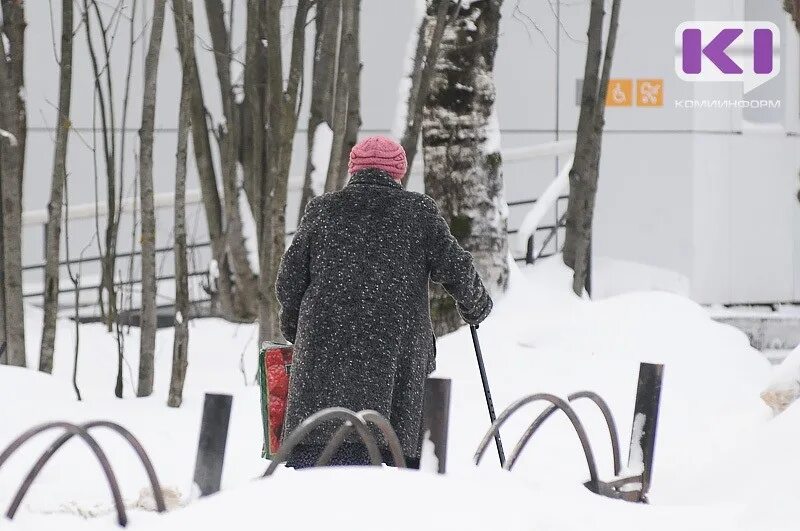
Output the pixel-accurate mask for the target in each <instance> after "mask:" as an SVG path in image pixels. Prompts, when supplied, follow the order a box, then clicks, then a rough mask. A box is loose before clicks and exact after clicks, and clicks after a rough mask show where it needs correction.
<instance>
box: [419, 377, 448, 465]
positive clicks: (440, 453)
mask: <svg viewBox="0 0 800 531" xmlns="http://www.w3.org/2000/svg"><path fill="white" fill-rule="evenodd" d="M449 423H450V379H449V378H428V379H427V380H426V382H425V408H424V413H423V417H422V433H423V435H424V434H425V433H429V434H430V435H429V437H430V440H431V442H432V443H433V446H434V453H435V454H436V459H438V460H439V470H438V472H439V473H440V474H444V473H445V472H446V471H447V431H448V426H449Z"/></svg>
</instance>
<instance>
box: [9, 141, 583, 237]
mask: <svg viewBox="0 0 800 531" xmlns="http://www.w3.org/2000/svg"><path fill="white" fill-rule="evenodd" d="M574 152H575V141H574V140H559V141H555V142H546V143H543V144H536V145H533V146H525V147H521V148H508V149H503V150H501V152H500V153H501V156H502V157H503V161H504V162H519V161H525V160H533V159H537V158H542V157H554V156H558V155H567V154H571V153H574ZM569 165H571V162H570V164H569ZM413 168H414V169H413V170H412V172H411V173H412V175H419V174H421V173H422V172H423V169H422V163H421V161H419V163H418V164H415V165H414V167H413ZM567 172H569V170H567ZM303 179H304V178H303V176H302V175H297V176H292V177H290V178H289V191H290V192H300V191H301V190H302V189H303ZM556 181H558V178H556ZM556 181H553V183H555V182H556ZM552 186H553V185H552V184H551V187H552ZM549 190H550V188H548V191H549ZM561 190H563V186H562V187H561V188H560V189H559V190H558V192H560V191H561ZM220 193H222V192H220ZM559 195H560V194H559V193H555V195H554V196H553V197H550V195H548V192H545V195H543V196H542V197H541V198H540V199H539V200H538V201H537V202H536V206H534V207H533V210H532V212H533V211H534V210H537V208H538V205H539V204H541V203H548V208H545V209H544V212H546V211H547V210H548V209H549V207H550V206H552V205H553V204H554V203H555V200H556V199H557V198H558V196H559ZM202 201H203V197H202V194H201V192H200V190H197V189H195V190H187V191H186V205H187V206H189V205H196V204H200V203H202ZM154 202H155V207H156V208H169V207H172V206H174V205H175V194H174V193H171V192H165V193H160V194H155V196H154ZM133 205H134V198H133V197H127V198H125V199H123V200H122V203H121V204H120V205H119V207H120V210H121V211H122V212H131V211H132V210H133ZM537 211H538V210H537ZM544 212H543V213H542V215H544ZM107 214H108V206H107V204H106V202H105V201H98V202H97V203H83V204H80V205H72V206H70V208H69V217H68V219H70V220H76V219H88V218H93V217H94V216H95V215H97V216H100V217H102V216H105V215H107ZM542 215H540V216H539V218H538V219H535V220H532V221H531V222H530V223H529V224H528V225H526V224H525V223H523V228H525V227H528V226H529V225H531V223H532V224H533V225H532V227H533V228H532V229H531V230H530V233H529V234H528V235H527V236H526V237H525V239H524V240H520V241H523V242H525V241H527V238H528V237H530V234H532V233H533V232H535V231H536V228H537V227H538V225H539V223H540V222H541V216H542ZM529 216H530V213H529V214H528V216H526V218H525V219H526V220H527V219H528V217H529ZM44 223H47V209H46V208H43V209H39V210H29V211H26V212H23V214H22V225H23V226H30V225H41V224H44ZM520 234H522V233H521V232H520ZM521 237H522V236H519V238H521ZM522 248H523V250H524V243H523V245H522Z"/></svg>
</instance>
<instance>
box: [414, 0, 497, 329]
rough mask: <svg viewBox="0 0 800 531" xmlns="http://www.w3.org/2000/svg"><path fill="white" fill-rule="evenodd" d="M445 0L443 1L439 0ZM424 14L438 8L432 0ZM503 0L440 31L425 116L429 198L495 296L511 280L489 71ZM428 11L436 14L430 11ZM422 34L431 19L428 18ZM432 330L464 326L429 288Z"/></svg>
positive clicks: (481, 5)
mask: <svg viewBox="0 0 800 531" xmlns="http://www.w3.org/2000/svg"><path fill="white" fill-rule="evenodd" d="M442 1H447V0H442ZM432 2H433V5H432V6H431V8H429V10H428V12H429V13H436V12H437V9H436V8H438V7H439V4H438V0H432ZM501 4H502V1H501V0H479V1H473V2H471V3H470V4H469V7H466V8H464V9H462V10H461V11H460V12H459V13H458V16H457V17H456V18H455V19H454V20H453V22H452V24H450V25H448V27H447V28H446V29H445V30H444V34H443V36H442V43H441V49H442V50H441V52H442V53H441V56H440V57H439V59H438V61H437V62H436V68H435V72H434V74H433V76H432V79H431V85H430V89H429V91H430V92H429V94H428V98H427V100H426V102H425V109H424V112H423V122H422V147H423V157H424V161H425V192H426V193H427V194H428V195H430V196H431V197H433V198H434V199H435V200H436V202H437V204H438V205H439V209H440V210H441V212H442V214H443V216H444V217H445V219H447V221H448V223H449V224H450V230H451V232H452V233H453V236H455V237H456V239H457V240H458V241H459V243H460V244H461V245H462V246H463V247H464V248H465V249H466V250H468V251H470V252H471V253H472V256H473V258H474V261H475V267H476V269H477V271H478V273H479V274H480V276H481V278H482V279H483V281H484V283H485V284H486V287H487V288H488V289H489V291H490V293H491V294H492V295H498V294H500V293H502V292H503V291H505V289H506V288H507V286H508V274H509V271H508V237H507V233H506V228H507V224H508V214H507V207H506V204H505V200H504V199H503V177H502V168H501V158H500V143H499V130H498V127H497V123H496V118H495V115H494V109H493V107H494V102H495V86H494V80H493V77H492V70H493V68H494V57H495V52H496V50H497V37H498V27H499V22H500V7H501ZM429 16H430V17H432V16H433V15H429ZM427 28H428V29H427V34H428V35H427V37H426V38H428V39H430V38H431V37H432V36H433V31H434V28H435V24H434V23H433V21H432V20H429V21H428V24H427ZM431 317H432V319H433V323H434V330H435V332H436V334H437V335H442V334H446V333H448V332H451V331H453V330H455V329H456V328H458V327H459V326H461V324H462V321H461V317H460V316H459V314H458V311H457V310H456V308H455V304H454V303H453V300H452V298H451V297H450V296H449V295H447V294H446V293H445V292H444V290H443V289H442V288H441V287H440V286H434V289H433V290H432V295H431Z"/></svg>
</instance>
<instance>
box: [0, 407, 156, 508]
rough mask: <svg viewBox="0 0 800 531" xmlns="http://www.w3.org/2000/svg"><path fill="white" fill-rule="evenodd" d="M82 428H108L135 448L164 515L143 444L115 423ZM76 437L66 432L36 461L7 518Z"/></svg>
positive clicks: (150, 462) (154, 496) (154, 475)
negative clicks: (44, 471)
mask: <svg viewBox="0 0 800 531" xmlns="http://www.w3.org/2000/svg"><path fill="white" fill-rule="evenodd" d="M80 427H81V428H83V429H85V430H87V431H88V430H90V429H92V428H97V427H101V428H108V429H110V430H112V431H114V432H115V433H118V434H119V435H120V436H121V437H122V438H123V439H125V440H126V441H127V442H128V444H129V445H130V446H131V448H133V451H134V452H136V455H137V456H138V457H139V460H140V461H141V462H142V466H144V469H145V473H146V474H147V477H148V479H149V480H150V487H151V488H152V490H153V498H154V499H155V502H156V510H157V511H158V512H160V513H163V512H165V511H166V510H167V507H166V504H165V503H164V493H163V492H162V491H161V485H160V483H159V481H158V477H157V476H156V471H155V468H153V463H152V461H150V458H149V457H148V455H147V452H145V450H144V448H143V447H142V445H141V443H140V442H139V441H138V439H136V437H134V436H133V434H132V433H131V432H130V431H128V430H127V429H125V428H123V427H122V426H120V425H119V424H116V423H114V422H110V421H105V420H96V421H92V422H87V423H86V424H82V425H80ZM74 436H75V433H73V432H69V431H68V432H66V433H64V434H62V435H61V437H59V438H58V439H56V440H55V441H54V442H53V444H51V445H50V447H49V448H48V449H47V450H45V451H44V453H43V454H42V455H41V456H40V457H39V460H38V461H36V464H35V465H33V468H31V470H30V471H29V472H28V475H27V476H26V477H25V479H24V480H23V482H22V485H21V486H20V488H19V490H18V491H17V494H16V495H15V496H14V500H13V501H12V502H11V505H10V506H9V508H8V513H6V514H7V516H8V518H13V517H14V515H15V514H16V512H17V509H19V506H20V505H21V504H22V500H23V499H24V498H25V495H26V494H27V493H28V490H29V489H30V487H31V484H32V483H33V481H34V480H35V479H36V477H37V476H38V475H39V473H40V472H41V471H42V469H43V468H44V466H45V465H46V464H47V463H48V462H49V461H50V459H51V458H52V457H53V456H54V455H55V454H56V453H57V452H58V451H59V450H60V449H61V448H62V447H63V446H64V444H66V443H67V441H69V440H70V439H72V437H74Z"/></svg>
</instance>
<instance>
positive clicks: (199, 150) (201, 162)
mask: <svg viewBox="0 0 800 531" xmlns="http://www.w3.org/2000/svg"><path fill="white" fill-rule="evenodd" d="M185 1H186V0H173V5H174V10H175V12H176V13H182V12H184V11H183V10H184V8H183V6H184V2H185ZM187 9H188V8H187ZM187 12H188V11H187ZM183 23H184V21H183V20H181V19H180V17H175V30H176V33H177V35H178V50H179V52H180V54H181V61H184V60H189V61H191V63H192V68H191V70H192V72H193V73H192V74H191V75H192V78H193V79H191V80H190V81H191V84H190V89H191V91H192V93H191V102H190V106H191V124H192V147H193V148H194V155H195V163H196V164H197V174H198V179H199V181H200V191H201V193H202V196H203V205H204V207H205V213H206V222H207V224H208V236H209V239H210V240H211V252H212V254H213V259H214V260H215V261H216V262H217V267H218V269H219V278H218V279H217V283H218V285H217V286H216V293H215V295H216V296H217V297H218V300H219V305H220V311H221V313H222V315H223V316H224V317H225V318H226V319H228V320H232V321H235V320H241V319H239V318H238V316H237V315H236V312H235V308H234V304H233V294H232V293H233V289H232V284H231V270H230V264H229V263H228V258H227V252H226V245H225V234H224V231H223V215H222V202H221V200H220V197H219V190H218V189H217V176H216V172H215V171H214V162H213V158H212V155H211V143H210V140H209V131H208V124H207V122H206V109H205V104H204V102H203V101H204V100H203V91H202V87H201V86H200V79H199V78H198V76H197V75H196V74H197V60H196V59H195V54H194V47H192V48H191V50H187V49H186V46H185V43H184V42H183V39H182V38H181V35H182V34H183V32H184V28H183Z"/></svg>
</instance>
